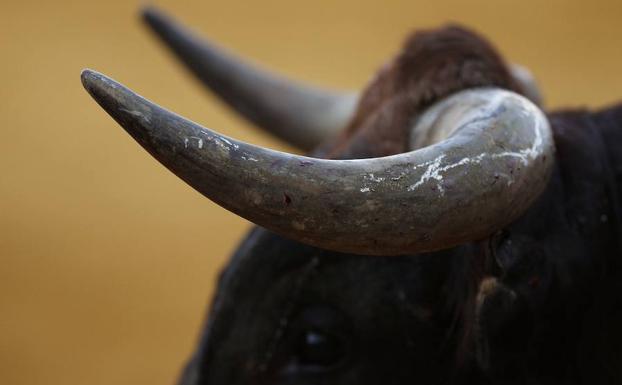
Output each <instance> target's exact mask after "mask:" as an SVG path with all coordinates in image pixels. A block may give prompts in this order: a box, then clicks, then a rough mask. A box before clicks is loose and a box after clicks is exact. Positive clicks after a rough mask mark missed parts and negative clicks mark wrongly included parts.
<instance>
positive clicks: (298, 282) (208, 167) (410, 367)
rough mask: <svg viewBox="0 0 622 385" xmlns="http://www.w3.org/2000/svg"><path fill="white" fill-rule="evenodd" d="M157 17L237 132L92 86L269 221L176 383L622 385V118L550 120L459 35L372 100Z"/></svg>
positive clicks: (123, 118) (394, 70)
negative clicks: (277, 146) (276, 145)
mask: <svg viewBox="0 0 622 385" xmlns="http://www.w3.org/2000/svg"><path fill="white" fill-rule="evenodd" d="M144 19H145V20H146V22H147V24H148V25H149V26H150V27H151V28H152V29H153V31H155V33H156V34H157V35H158V36H159V37H161V38H162V39H163V41H164V42H165V43H166V44H167V45H168V46H169V47H170V48H171V49H172V50H173V51H174V52H175V53H176V54H177V55H178V56H179V57H180V58H181V60H182V61H183V62H185V64H186V65H187V66H188V67H189V68H190V70H191V71H193V72H194V74H196V76H197V77H198V78H199V79H200V80H201V81H203V82H204V83H205V84H206V85H207V86H208V87H209V88H211V89H212V90H213V91H214V92H215V93H216V94H218V95H219V96H220V97H221V98H222V99H223V100H224V101H225V102H227V103H228V104H229V105H231V106H232V107H233V108H234V109H235V110H237V111H238V112H239V113H241V114H242V115H243V116H245V117H246V118H248V119H249V120H251V121H252V122H254V123H256V124H257V125H258V126H260V127H263V128H265V129H267V130H269V131H270V132H272V133H273V134H274V135H276V136H278V137H280V138H282V139H284V140H286V141H288V142H290V143H292V144H294V145H296V146H298V147H300V148H301V149H303V150H305V151H308V152H309V156H298V155H293V154H287V153H282V152H278V151H273V150H269V149H265V148H260V147H256V146H253V145H251V144H247V143H243V142H240V141H237V140H234V139H232V138H228V137H226V136H223V135H221V134H218V133H216V132H214V131H211V130H209V129H207V128H204V127H202V126H200V125H198V124H195V123H193V122H190V121H188V120H186V119H184V118H182V117H180V116H177V115H175V114H173V113H171V112H169V111H166V110H164V109H163V108H161V107H159V106H157V105H155V104H153V103H151V102H149V101H148V100H146V99H144V98H142V97H140V96H138V95H137V94H135V93H133V92H132V91H131V90H129V89H127V88H125V87H124V86H122V85H121V84H119V83H117V82H115V81H114V80H112V79H110V78H107V77H105V76H104V75H101V74H99V73H97V72H94V71H90V70H85V71H84V72H83V73H82V82H83V84H84V86H85V88H86V89H87V91H88V92H89V93H90V94H91V96H92V97H93V98H94V99H95V100H96V101H97V103H99V104H100V105H101V106H102V107H103V108H104V109H105V110H106V111H107V112H108V114H110V115H111V116H112V117H113V118H114V119H115V120H116V121H117V122H118V123H119V124H120V125H121V126H122V127H123V128H124V129H125V130H126V131H127V132H128V133H129V134H130V135H131V136H132V137H133V138H134V139H136V141H138V143H139V144H140V145H141V146H142V147H144V148H145V149H146V150H147V151H148V152H149V153H151V154H152V155H153V156H154V157H155V158H156V159H157V160H159V161H160V162H161V163H162V164H163V165H164V166H166V167H167V168H169V169H170V170H171V171H172V172H173V173H175V174H176V175H178V176H179V177H180V178H181V179H183V180H184V181H186V182H187V183H188V184H190V185H191V186H192V187H193V188H195V189H196V190H198V191H199V192H200V193H202V194H203V195H205V196H206V197H207V198H209V199H211V200H212V201H214V202H215V203H217V204H219V205H221V206H222V207H224V208H226V209H228V210H230V211H232V212H233V213H235V214H238V215H240V216H242V217H244V218H247V219H249V220H250V221H252V222H254V223H255V224H257V225H258V226H257V227H255V228H254V229H253V230H252V231H250V233H249V234H248V236H247V237H246V238H245V239H244V241H243V242H242V243H241V245H240V246H239V248H238V249H237V251H236V252H235V253H234V255H233V256H232V258H231V261H230V263H229V264H228V266H227V267H226V268H225V270H224V271H223V273H222V275H221V277H220V279H219V282H218V290H217V293H216V295H215V298H214V300H213V303H212V306H211V310H210V312H209V316H208V318H207V321H206V326H205V328H204V330H203V332H202V338H201V339H200V343H199V344H198V347H197V349H196V352H195V353H194V354H193V356H192V358H191V359H190V361H189V363H188V365H187V367H186V369H185V370H184V372H183V375H182V377H181V379H180V384H181V385H199V384H202V385H225V384H226V385H235V384H356V385H365V384H388V385H391V384H413V383H417V384H562V383H563V384H584V383H590V384H614V383H618V384H619V383H622V365H621V364H622V362H621V359H622V344H621V342H622V327H621V326H620V325H622V301H621V298H620V294H621V293H622V290H621V285H622V274H621V273H622V271H621V261H622V260H621V254H620V239H621V237H620V219H621V216H620V198H621V191H622V190H620V188H621V187H620V186H621V184H620V182H621V178H622V152H621V151H620V150H619V149H620V146H622V105H617V106H612V107H608V108H604V109H601V110H598V111H588V110H583V109H575V110H564V111H556V112H549V113H546V114H545V113H543V112H542V110H541V108H540V107H539V93H538V89H537V86H536V85H535V83H534V82H533V79H532V78H530V77H529V76H528V73H527V72H526V71H525V70H524V69H520V68H519V67H516V66H513V65H510V64H508V63H506V62H505V61H504V60H503V59H502V58H501V57H500V56H499V54H498V53H497V51H496V50H495V48H494V47H493V46H492V45H491V44H490V43H488V42H487V41H486V40H485V39H484V38H482V37H481V36H479V35H477V34H476V33H474V32H472V31H470V30H468V29H465V28H463V27H459V26H447V27H443V28H439V29H435V30H428V31H420V32H416V33H414V34H413V35H412V36H410V37H408V38H407V39H406V41H405V44H404V45H403V47H402V49H401V51H400V52H398V53H397V55H396V56H395V57H394V58H393V59H392V60H391V61H390V62H389V63H388V64H387V65H385V66H384V67H383V68H382V69H380V71H379V72H378V74H377V75H376V76H375V77H374V78H373V79H372V81H371V82H370V83H369V84H368V85H367V87H366V88H365V90H364V91H363V92H362V93H360V94H359V95H355V94H347V93H338V92H333V91H328V90H322V89H319V88H316V87H312V86H307V85H303V84H299V83H295V82H292V81H289V80H286V79H284V78H282V77H280V76H278V75H274V74H271V73H268V72H266V71H264V70H261V69H259V68H256V67H254V66H252V65H249V64H246V63H245V62H244V61H242V60H241V59H238V58H237V57H235V56H234V55H233V54H231V53H229V52H227V51H224V50H223V49H221V48H219V47H217V46H216V45H214V44H213V43H211V42H209V41H207V40H202V39H200V38H198V37H196V36H195V35H194V34H192V33H191V32H189V31H188V30H186V29H184V28H183V27H182V26H180V25H179V24H177V23H176V22H175V21H174V20H172V19H170V18H169V17H167V16H166V15H164V14H162V13H160V12H159V11H157V10H156V9H154V8H149V9H147V10H146V11H145V12H144Z"/></svg>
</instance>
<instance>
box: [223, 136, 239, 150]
mask: <svg viewBox="0 0 622 385" xmlns="http://www.w3.org/2000/svg"><path fill="white" fill-rule="evenodd" d="M219 139H220V140H222V141H223V142H225V143H227V144H228V145H229V146H230V147H233V148H235V149H236V150H237V149H238V148H240V146H238V145H237V144H234V143H231V142H230V141H228V140H227V139H225V138H222V137H221V138H219Z"/></svg>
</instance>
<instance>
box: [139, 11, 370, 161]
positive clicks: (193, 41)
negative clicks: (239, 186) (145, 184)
mask: <svg viewBox="0 0 622 385" xmlns="http://www.w3.org/2000/svg"><path fill="white" fill-rule="evenodd" d="M143 18H144V20H145V22H146V23H147V25H149V27H150V28H151V29H152V30H153V31H154V32H155V33H156V35H157V36H159V37H160V39H161V40H162V41H163V42H164V43H165V44H166V45H167V46H168V47H169V48H170V49H171V50H172V51H173V52H174V53H175V54H176V55H177V57H179V59H180V60H181V61H182V62H184V63H185V64H186V66H187V67H188V68H189V69H190V70H191V71H192V72H193V73H194V74H195V75H196V76H197V77H198V78H199V79H200V80H201V81H202V82H203V83H204V84H205V85H207V86H208V87H209V88H210V89H211V90H212V91H213V92H214V93H216V94H217V95H218V96H219V97H220V98H222V99H223V100H224V101H225V102H226V103H227V104H229V106H231V107H232V108H233V109H235V110H236V111H237V112H238V113H240V114H241V115H243V116H244V117H246V118H247V119H249V120H250V121H251V122H253V123H255V124H257V125H258V126H260V127H261V128H263V129H266V130H267V131H269V132H270V133H272V134H274V135H275V136H277V137H279V138H281V139H283V140H285V141H286V142H288V143H290V144H292V145H295V146H297V147H300V148H302V149H305V150H310V149H312V148H314V147H315V146H317V145H318V144H319V143H321V142H322V141H324V140H326V139H328V138H330V137H333V136H335V135H336V134H338V133H339V131H340V130H341V129H342V128H343V127H344V126H345V125H346V124H347V122H348V120H349V119H350V116H351V115H352V113H353V112H354V108H355V107H356V103H357V100H358V97H357V95H356V94H354V93H351V94H348V93H338V92H334V91H328V90H322V89H319V88H316V87H312V86H308V85H303V84H300V83H297V82H294V81H292V80H289V79H286V78H284V77H281V76H278V75H275V74H272V73H268V72H267V71H264V70H262V69H259V68H258V67H256V66H254V65H251V64H248V63H246V62H245V61H244V60H241V59H240V58H238V57H236V56H234V55H233V54H231V53H229V52H226V51H225V50H223V49H222V48H219V47H217V46H216V45H214V44H213V43H211V42H210V41H208V40H206V39H200V38H198V37H197V36H195V35H194V34H193V33H191V32H190V31H189V30H187V29H186V28H184V27H182V26H181V25H179V24H178V23H177V22H175V21H174V20H173V19H171V18H169V17H168V16H166V15H164V14H163V13H161V12H159V11H157V10H156V9H155V8H153V7H148V8H146V9H145V10H144V11H143Z"/></svg>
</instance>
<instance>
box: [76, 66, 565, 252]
mask: <svg viewBox="0 0 622 385" xmlns="http://www.w3.org/2000/svg"><path fill="white" fill-rule="evenodd" d="M82 82H83V84H84V86H85V88H86V89H87V90H88V92H89V93H90V94H91V95H92V96H93V98H94V99H95V100H96V101H97V102H98V103H99V104H100V105H101V106H102V107H103V108H104V109H105V110H106V111H107V112H108V113H109V114H110V115H111V116H112V117H113V118H114V119H115V120H116V121H117V122H118V123H119V124H120V125H121V126H123V127H124V128H125V130H126V131H127V132H128V133H129V134H130V135H131V136H133V137H134V139H136V140H137V141H138V142H139V143H140V144H141V145H142V146H143V147H144V148H145V149H146V150H147V151H149V152H150V153H151V154H152V155H153V156H154V157H155V158H156V159H158V160H159V161H160V162H161V163H162V164H163V165H165V166H166V167H168V168H169V169H170V170H171V171H172V172H174V173H175V174H176V175H178V176H179V177H180V178H182V179H183V180H184V181H186V182H187V183H188V184H190V185H191V186H192V187H194V188H195V189H196V190H198V191H199V192H201V193H202V194H203V195H205V196H206V197H208V198H209V199H211V200H212V201H214V202H216V203H217V204H219V205H221V206H222V207H224V208H226V209H227V210H230V211H232V212H234V213H236V214H238V215H240V216H242V217H244V218H246V219H248V220H250V221H252V222H254V223H256V224H258V225H260V226H264V227H266V228H268V229H270V230H272V231H274V232H276V233H279V234H281V235H283V236H286V237H289V238H292V239H295V240H297V241H300V242H303V243H308V244H311V245H314V246H318V247H323V248H327V249H332V250H337V251H342V252H353V253H359V254H373V255H392V254H410V253H417V252H422V251H431V250H437V249H441V248H448V247H451V246H454V245H457V244H460V243H464V242H468V241H472V240H474V239H481V238H484V237H486V236H488V235H490V234H491V233H493V232H494V231H496V230H498V229H499V228H501V227H503V226H505V225H507V224H508V223H510V222H512V221H513V220H515V219H516V218H517V217H518V216H519V215H521V214H522V213H523V212H524V211H525V210H526V209H527V208H528V207H529V206H530V205H531V203H532V202H533V201H534V199H536V197H538V196H539V194H540V193H541V192H542V190H543V189H544V187H545V185H546V183H547V180H548V176H549V173H550V170H551V166H552V163H553V156H552V155H553V151H554V148H553V142H552V138H551V133H550V128H549V125H548V122H547V120H546V118H545V116H544V115H543V114H542V112H541V111H540V110H539V109H538V108H537V107H535V106H534V105H533V104H532V103H531V102H529V101H528V100H527V99H525V98H523V97H522V96H519V95H517V94H514V93H511V92H508V91H503V90H498V89H478V90H472V91H464V92H461V93H458V94H456V95H454V96H452V97H449V98H448V99H446V100H444V101H442V102H440V103H439V104H437V105H435V106H434V107H432V108H431V109H430V110H429V111H428V112H426V113H425V114H424V116H423V117H422V118H421V119H420V120H419V123H418V124H417V128H416V129H415V132H425V131H426V130H427V131H428V132H429V131H430V130H432V131H437V130H438V129H439V128H440V131H443V132H445V135H447V136H448V137H447V138H446V139H443V140H442V141H440V142H437V143H435V144H432V145H429V146H428V147H425V148H422V149H419V150H415V151H411V152H408V153H404V154H399V155H393V156H389V157H384V158H374V159H358V160H324V159H315V158H308V157H304V156H297V155H291V154H287V153H283V152H278V151H273V150H269V149H264V148H260V147H256V146H253V145H250V144H246V143H243V142H239V141H236V140H234V139H231V138H228V137H225V136H222V135H220V134H218V133H216V132H213V131H211V130H208V129H206V128H203V127H201V126H199V125H197V124H195V123H193V122H191V121H189V120H186V119H184V118H182V117H180V116H178V115H175V114H173V113H171V112H169V111H167V110H164V109H162V108H161V107H159V106H157V105H155V104H153V103H151V102H149V101H148V100H146V99H144V98H142V97H140V96H138V95H136V94H135V93H133V92H132V91H130V90H129V89H127V88H125V87H124V86H122V85H120V84H119V83H116V82H115V81H113V80H111V79H109V78H107V77H105V76H103V75H101V74H98V73H96V72H93V71H88V70H86V71H84V72H83V73H82Z"/></svg>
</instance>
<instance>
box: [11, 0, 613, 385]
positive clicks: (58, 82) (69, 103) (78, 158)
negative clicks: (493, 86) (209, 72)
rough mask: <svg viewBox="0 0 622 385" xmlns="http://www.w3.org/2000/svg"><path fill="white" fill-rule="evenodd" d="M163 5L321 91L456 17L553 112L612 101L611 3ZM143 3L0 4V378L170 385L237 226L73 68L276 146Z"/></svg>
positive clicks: (363, 73)
mask: <svg viewBox="0 0 622 385" xmlns="http://www.w3.org/2000/svg"><path fill="white" fill-rule="evenodd" d="M157 4H158V5H161V6H162V7H163V8H164V9H166V10H168V11H169V12H171V13H173V14H175V15H176V16H177V17H179V18H180V19H182V20H184V21H185V22H186V23H188V24H189V25H192V26H194V27H196V28H197V29H200V30H201V31H202V32H204V33H206V34H208V35H209V36H211V37H212V38H214V39H216V40H217V41H219V42H221V43H222V44H224V45H226V46H228V47H231V48H232V49H234V50H236V51H238V52H240V53H244V54H246V55H248V56H250V57H253V58H255V59H256V60H257V61H259V62H260V63H263V64H265V65H267V66H270V67H273V68H275V69H277V70H279V71H282V72H284V73H287V74H289V75H291V76H295V77H298V78H300V79H303V80H308V81H313V82H317V83H320V84H327V85H334V86H338V87H344V88H358V87H359V86H360V85H361V84H364V82H365V81H366V80H367V79H368V77H369V76H370V75H371V74H372V73H373V71H374V69H375V68H377V67H378V66H379V65H380V64H381V63H382V62H383V61H384V60H386V59H387V58H388V57H389V56H390V55H391V54H392V53H393V52H394V51H395V50H396V49H397V47H398V46H399V45H400V42H401V41H402V39H403V37H404V35H405V34H406V33H407V32H408V31H410V30H411V29H413V28H421V27H431V26H437V25H439V24H442V23H444V22H446V21H450V20H454V21H459V22H461V23H464V24H466V25H469V26H472V27H474V28H476V29H477V30H479V31H481V32H482V33H483V34H485V35H487V36H488V37H489V38H490V39H492V40H493V41H494V43H495V44H496V45H497V46H498V47H499V48H500V50H501V51H502V52H503V53H504V54H505V55H506V56H507V57H508V58H510V59H511V60H513V61H516V62H519V63H523V64H525V65H527V66H529V67H530V68H531V69H532V70H533V71H534V72H535V74H536V75H537V76H538V77H539V78H540V80H541V84H542V87H543V89H544V91H545V96H546V98H547V101H548V105H549V106H554V107H558V106H562V105H563V106H566V105H572V106H576V105H579V106H582V105H588V106H600V105H603V104H607V103H612V102H614V101H615V100H622V74H621V68H622V46H621V45H620V41H621V39H622V22H621V20H622V17H621V16H622V2H621V1H619V0H611V1H590V2H578V1H577V2H573V1H543V0H538V1H503V0H488V1H483V0H480V1H463V0H456V1H448V0H433V1H414V0H411V1H386V0H385V1H378V2H372V1H360V0H351V1H343V2H337V1H329V0H322V1H313V2H309V3H308V4H302V3H300V4H299V3H297V2H295V1H291V0H288V1H286V0H282V1H278V0H263V1H257V2H241V1H233V0H228V1H223V2H216V1H198V0H195V1H158V2H157ZM588 4H589V5H588ZM137 8H138V4H137V2H135V1H121V0H114V1H112V0H109V1H106V2H90V3H89V2H77V1H75V2H71V1H66V0H56V1H45V2H43V1H41V2H32V1H28V0H22V1H15V2H9V1H6V0H4V1H3V2H2V3H1V4H0V42H1V44H0V49H1V51H0V52H1V53H0V55H2V56H1V58H2V60H0V77H1V78H0V79H1V87H0V119H2V120H1V124H0V130H1V131H0V132H1V133H2V139H1V140H0V383H1V384H6V385H21V384H46V385H53V384H63V385H67V384H88V385H122V384H127V385H137V384H152V385H157V384H171V383H172V382H173V379H174V377H175V376H176V373H177V371H178V369H179V367H180V366H181V363H182V361H183V360H184V359H185V357H186V356H187V355H188V353H189V352H190V350H191V348H192V346H193V343H194V340H195V338H196V335H197V332H198V328H199V325H200V322H201V319H202V317H203V312H204V309H205V306H206V305H207V303H208V301H209V298H210V295H211V292H212V289H213V282H214V277H215V275H216V273H217V271H218V270H219V269H220V267H221V266H222V264H223V263H224V262H225V261H226V258H227V256H228V255H229V253H230V252H231V250H232V249H233V248H234V247H235V245H236V243H237V240H238V239H239V237H240V236H241V234H242V233H243V232H244V231H245V229H247V228H248V223H246V222H244V221H243V220H241V219H239V218H236V217H235V216H234V215H232V214H229V213H227V212H225V211H224V210H222V209H220V208H219V207H217V206H215V205H214V204H212V203H210V202H209V201H207V200H206V199H203V198H202V197H201V196H199V194H197V193H196V192H194V191H193V190H191V189H190V188H189V187H186V186H185V185H184V184H183V183H182V182H181V181H180V180H178V179H177V178H176V177H174V176H173V175H172V174H170V173H169V172H168V171H166V170H165V169H164V168H163V167H161V166H160V165H159V164H157V163H156V162H155V161H153V160H152V159H150V158H149V156H148V155H147V154H146V153H145V152H144V151H142V150H141V149H140V148H139V147H138V146H137V145H136V144H135V143H134V142H133V141H132V140H131V139H130V138H129V137H128V136H127V135H126V134H125V133H124V132H122V130H121V129H120V128H119V127H118V126H117V125H116V124H115V123H114V122H113V121H112V120H111V119H110V118H109V117H108V116H107V115H105V114H104V112H103V111H102V110H100V109H99V107H98V106H96V105H95V103H94V102H93V101H92V100H91V99H90V97H88V95H87V94H86V92H85V91H84V90H83V89H82V87H81V85H80V82H79V73H80V70H81V69H82V68H84V67H91V68H94V69H96V70H98V71H101V72H104V73H106V74H108V75H110V76H112V77H114V78H115V79H117V80H119V81H121V82H123V83H125V84H127V85H128V86H130V87H131V88H133V89H134V90H136V91H138V92H139V93H141V94H143V95H145V96H147V97H149V98H151V99H153V100H154V101H156V102H157V103H160V104H162V105H164V106H167V107H168V108H170V109H172V110H175V111H177V112H178V113H181V114H183V115H185V116H187V117H189V118H191V119H193V120H196V121H198V122H201V123H203V124H205V125H208V126H210V127H213V128H217V129H218V130H220V131H222V132H223V133H226V134H227V135H230V136H233V137H236V138H240V139H242V140H246V141H250V142H253V143H257V144H261V145H266V146H270V147H273V148H279V149H287V148H286V147H285V146H284V145H283V144H281V143H277V142H276V141H273V140H272V139H271V138H269V137H267V136H265V135H263V134H260V133H259V132H258V131H256V130H254V129H253V128H252V127H251V126H250V125H249V124H247V123H246V122H243V121H241V120H239V119H238V118H236V117H234V116H233V115H232V114H231V113H230V112H229V111H228V110H227V109H225V108H224V107H223V106H222V105H220V104H219V103H217V102H215V100H214V99H213V97H212V96H211V95H209V94H207V93H206V92H204V91H203V90H202V89H201V87H200V86H199V85H198V84H197V82H195V81H194V79H192V78H191V77H190V76H189V75H188V74H187V73H186V72H184V71H183V70H182V69H181V67H180V66H178V65H177V63H176V62H174V61H173V60H171V57H170V56H168V54H166V53H165V52H164V51H163V50H162V49H161V47H160V46H159V45H158V44H156V42H155V40H153V39H152V37H151V36H150V35H149V34H147V32H146V30H145V28H143V26H142V25H141V24H140V22H139V21H138V20H137V17H136V11H137Z"/></svg>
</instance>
